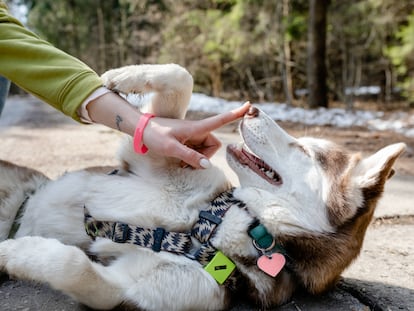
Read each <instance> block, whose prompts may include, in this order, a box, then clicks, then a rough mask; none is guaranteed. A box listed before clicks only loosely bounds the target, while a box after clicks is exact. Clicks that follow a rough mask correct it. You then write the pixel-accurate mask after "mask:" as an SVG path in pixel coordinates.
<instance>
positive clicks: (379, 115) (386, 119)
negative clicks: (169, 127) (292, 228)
mask: <svg viewBox="0 0 414 311" xmlns="http://www.w3.org/2000/svg"><path fill="white" fill-rule="evenodd" d="M242 104H243V102H240V101H227V100H224V99H222V98H216V97H211V96H207V95H205V94H200V93H193V95H192V97H191V100H190V106H189V110H191V111H204V112H210V113H213V114H217V113H222V112H226V111H229V110H231V109H234V108H237V107H239V106H240V105H242ZM255 105H257V106H258V107H259V108H260V109H261V110H263V111H264V112H266V113H267V114H268V115H269V116H270V117H272V118H273V119H274V120H276V121H291V122H297V123H303V124H307V125H321V126H322V125H330V126H336V127H342V128H345V127H351V126H361V127H366V128H368V129H371V130H379V131H384V130H390V131H395V132H397V133H401V134H403V135H405V136H408V137H414V115H411V114H409V113H406V112H395V113H392V114H390V115H387V116H385V114H384V113H383V112H378V111H364V110H355V111H348V110H345V109H339V108H334V109H326V108H318V109H312V110H311V109H303V108H298V107H292V106H289V105H287V104H283V103H261V104H255Z"/></svg>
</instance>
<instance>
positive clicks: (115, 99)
mask: <svg viewBox="0 0 414 311" xmlns="http://www.w3.org/2000/svg"><path fill="white" fill-rule="evenodd" d="M87 110H88V113H89V117H90V118H91V120H92V121H93V122H95V123H99V124H103V125H106V126H108V127H110V128H113V129H117V130H119V131H121V132H124V133H126V134H129V135H131V136H133V135H134V131H135V127H136V125H137V122H138V119H139V118H140V116H141V113H140V112H139V110H138V109H136V108H134V107H133V106H132V105H130V104H129V103H128V102H127V101H126V100H124V99H123V98H122V97H121V96H119V95H117V94H115V93H112V92H110V93H107V94H105V95H102V96H100V97H98V98H97V99H95V100H93V101H91V102H89V104H88V105H87Z"/></svg>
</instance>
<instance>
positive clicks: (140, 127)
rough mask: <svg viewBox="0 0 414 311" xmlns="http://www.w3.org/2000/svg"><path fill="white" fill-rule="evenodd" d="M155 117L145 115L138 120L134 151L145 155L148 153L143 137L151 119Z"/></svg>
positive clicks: (148, 114)
mask: <svg viewBox="0 0 414 311" xmlns="http://www.w3.org/2000/svg"><path fill="white" fill-rule="evenodd" d="M153 117H155V116H154V115H153V114H151V113H144V114H143V115H141V117H140V118H139V120H138V124H137V127H136V128H135V132H134V150H135V152H136V153H138V154H144V153H146V152H147V151H148V148H147V146H145V145H144V144H143V143H142V136H143V135H144V129H145V127H146V126H147V124H148V121H149V119H151V118H153Z"/></svg>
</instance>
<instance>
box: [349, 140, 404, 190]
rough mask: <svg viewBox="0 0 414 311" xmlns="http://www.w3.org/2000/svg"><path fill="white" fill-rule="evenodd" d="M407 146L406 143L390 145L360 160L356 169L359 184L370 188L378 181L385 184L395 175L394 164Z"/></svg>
mask: <svg viewBox="0 0 414 311" xmlns="http://www.w3.org/2000/svg"><path fill="white" fill-rule="evenodd" d="M405 148H406V145H405V144H404V143H397V144H393V145H389V146H387V147H384V148H382V149H381V150H379V151H378V152H376V153H374V154H373V155H371V156H370V157H368V158H366V159H363V160H362V161H360V162H359V163H358V165H357V166H356V167H355V169H354V177H355V181H356V183H357V185H358V186H359V187H361V188H369V187H372V186H375V185H377V184H378V183H380V184H381V183H382V184H384V183H385V182H386V180H387V179H388V178H390V177H391V176H392V175H393V169H392V166H393V165H394V162H395V160H396V159H397V158H398V157H399V156H400V155H401V153H403V151H404V150H405Z"/></svg>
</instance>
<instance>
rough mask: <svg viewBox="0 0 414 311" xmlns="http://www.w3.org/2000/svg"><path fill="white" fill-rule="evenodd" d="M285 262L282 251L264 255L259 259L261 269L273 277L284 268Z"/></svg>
mask: <svg viewBox="0 0 414 311" xmlns="http://www.w3.org/2000/svg"><path fill="white" fill-rule="evenodd" d="M285 263H286V259H285V256H283V255H282V254H280V253H273V254H271V255H269V256H266V255H263V256H260V257H259V259H258V260H257V266H258V267H259V269H260V270H262V271H263V272H265V273H267V274H268V275H270V276H273V277H275V276H276V275H277V274H278V273H279V272H280V270H282V269H283V267H284V266H285Z"/></svg>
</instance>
